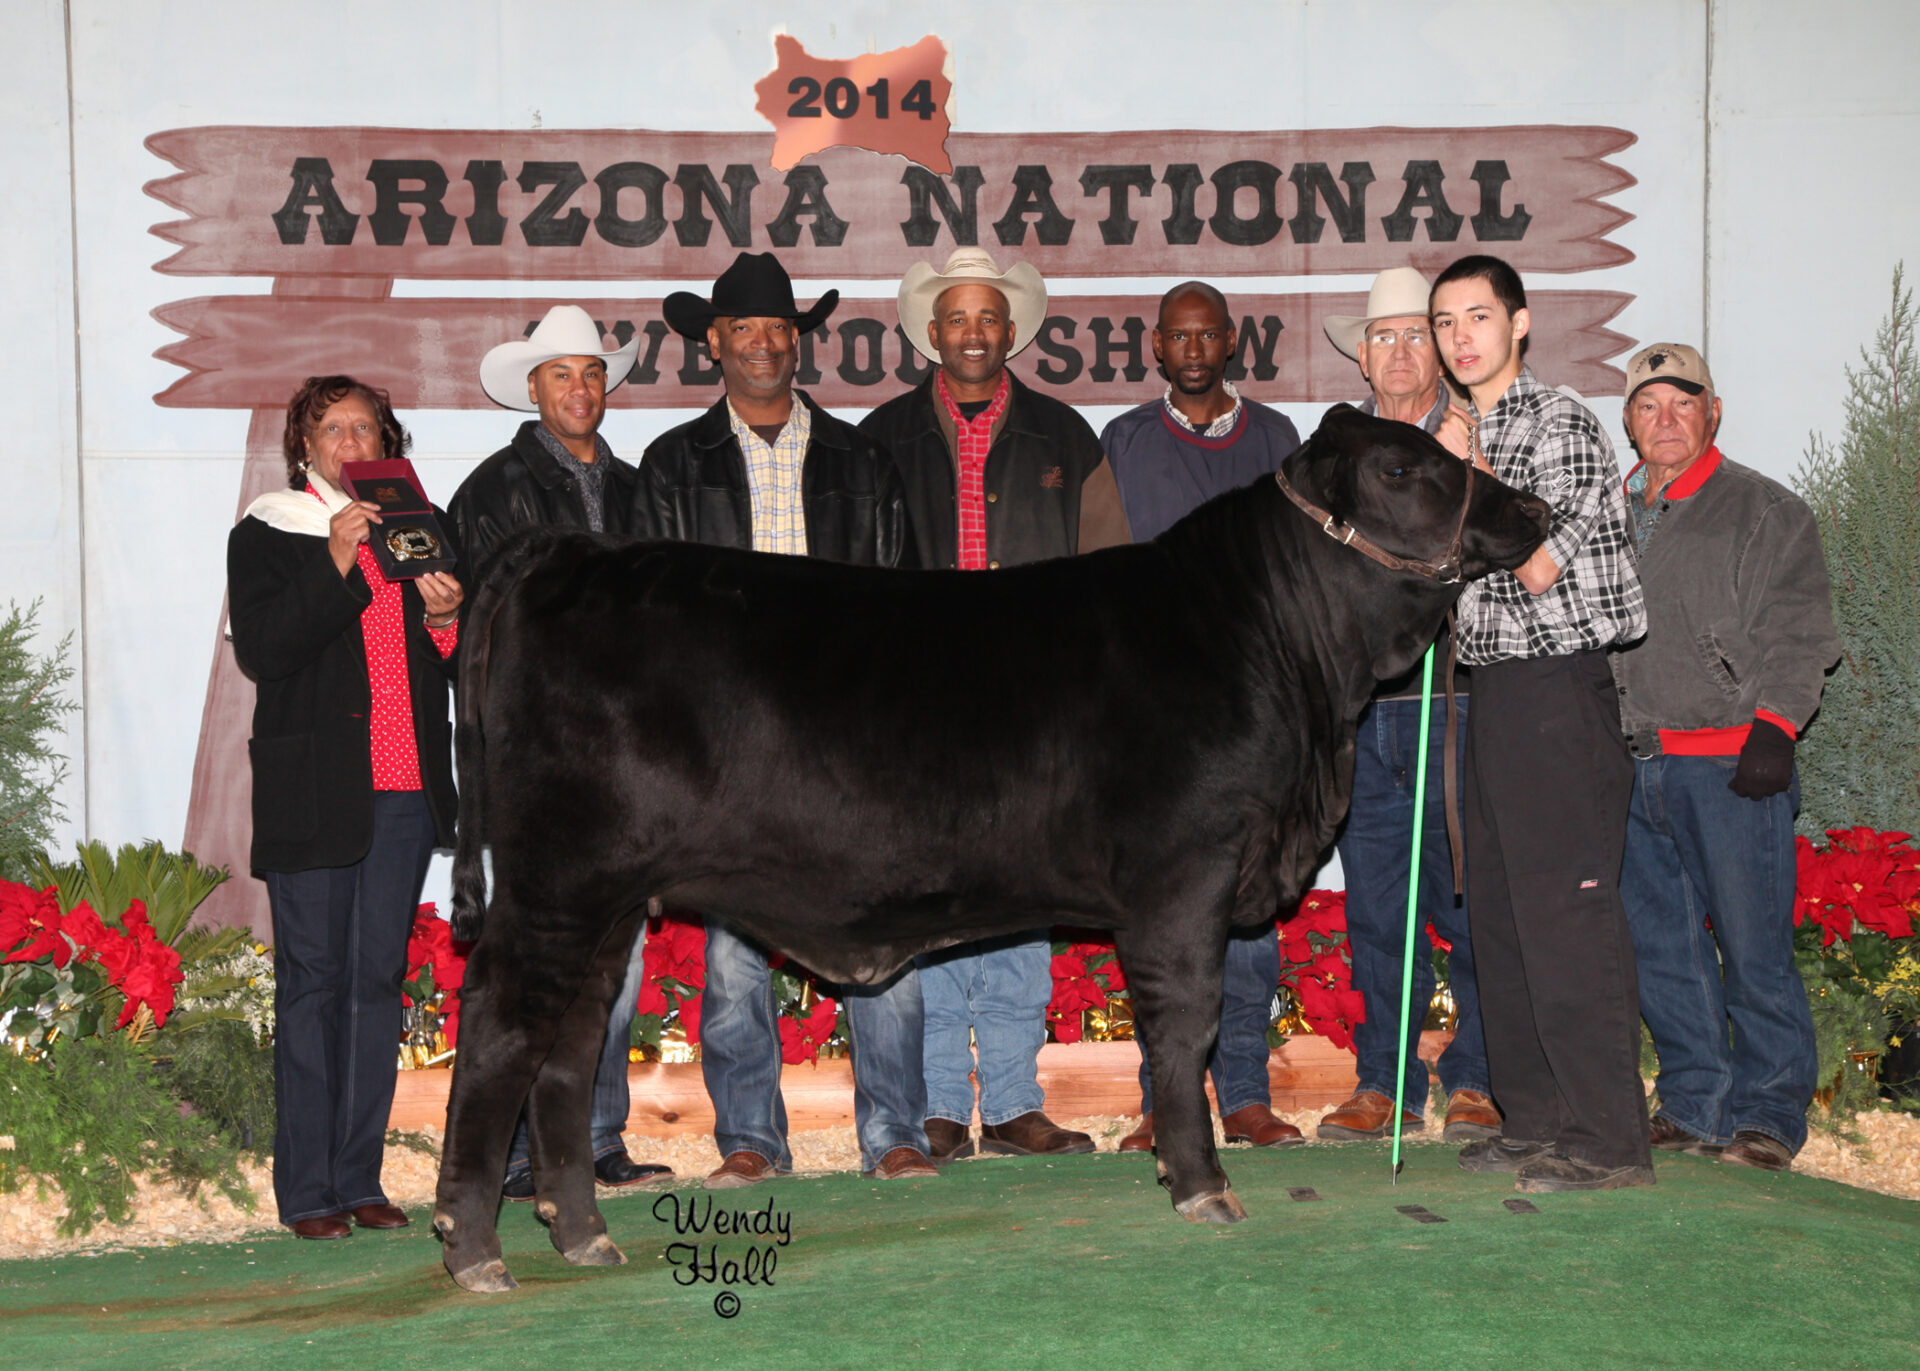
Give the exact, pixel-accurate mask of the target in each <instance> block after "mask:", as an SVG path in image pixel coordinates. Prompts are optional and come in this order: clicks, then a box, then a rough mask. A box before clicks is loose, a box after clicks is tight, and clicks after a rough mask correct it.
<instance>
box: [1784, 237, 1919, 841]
mask: <svg viewBox="0 0 1920 1371" xmlns="http://www.w3.org/2000/svg"><path fill="white" fill-rule="evenodd" d="M1903 278H1904V270H1896V271H1895V272H1894V275H1893V307H1892V310H1891V312H1890V313H1889V314H1888V316H1887V318H1886V319H1885V321H1884V322H1883V323H1882V324H1881V326H1880V330H1879V332H1878V333H1877V334H1876V335H1875V337H1874V342H1873V347H1872V349H1871V350H1865V349H1863V350H1862V352H1861V354H1860V358H1861V365H1860V369H1859V370H1858V371H1856V370H1854V369H1853V368H1852V367H1849V368H1847V386H1848V396H1847V415H1846V431H1845V434H1844V436H1843V437H1842V438H1841V441H1840V444H1839V446H1838V447H1835V446H1834V445H1832V444H1830V443H1828V442H1827V441H1826V440H1825V439H1823V438H1821V437H1818V436H1816V437H1814V439H1813V443H1812V446H1811V447H1810V448H1809V450H1808V452H1807V455H1806V462H1805V464H1804V465H1803V466H1802V468H1801V471H1800V477H1799V480H1798V482H1797V484H1798V485H1799V488H1800V493H1801V494H1802V495H1803V496H1804V497H1805V498H1806V501H1807V503H1808V505H1810V506H1811V507H1812V509H1813V512H1814V515H1815V517H1816V518H1818V520H1819V522H1820V536H1821V542H1822V544H1823V545H1824V546H1825V549H1826V556H1827V574H1828V576H1829V577H1830V578H1831V579H1832V582H1833V617H1834V624H1835V626H1836V627H1837V628H1838V629H1839V631H1840V642H1841V645H1842V647H1843V649H1844V655H1843V656H1842V657H1841V659H1840V665H1839V666H1838V667H1837V668H1835V670H1834V671H1833V673H1832V674H1831V675H1830V676H1829V677H1828V678H1827V688H1826V694H1825V696H1824V698H1823V700H1822V702H1821V706H1820V713H1819V715H1818V717H1817V718H1816V719H1815V721H1814V723H1813V725H1812V727H1811V728H1809V729H1808V731H1807V735H1806V741H1805V743H1804V744H1803V745H1802V746H1801V748H1800V756H1799V763H1800V787H1801V801H1800V829H1801V831H1802V832H1803V833H1806V834H1808V835H1809V836H1812V837H1814V838H1816V839H1818V837H1819V835H1820V834H1821V833H1822V832H1823V831H1824V830H1827V829H1834V828H1851V827H1852V826H1854V825H1856V824H1865V825H1867V826H1869V827H1871V828H1877V829H1898V830H1901V831H1904V832H1909V833H1920V357H1917V356H1916V354H1915V350H1914V323H1915V320H1914V311H1913V292H1912V291H1910V290H1907V289H1905V288H1904V282H1903Z"/></svg>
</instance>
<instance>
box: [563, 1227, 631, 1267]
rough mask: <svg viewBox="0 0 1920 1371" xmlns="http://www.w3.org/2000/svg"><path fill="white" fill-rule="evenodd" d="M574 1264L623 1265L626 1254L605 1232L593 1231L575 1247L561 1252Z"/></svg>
mask: <svg viewBox="0 0 1920 1371" xmlns="http://www.w3.org/2000/svg"><path fill="white" fill-rule="evenodd" d="M560 1255H561V1256H563V1257H565V1258H566V1259H567V1260H568V1261H569V1262H571V1263H573V1264H574V1265H575V1266H625V1265H626V1264H627V1254H626V1253H624V1252H622V1251H621V1250H620V1249H619V1248H618V1247H615V1246H614V1243H613V1239H612V1238H609V1237H608V1236H607V1235H606V1234H605V1233H595V1234H594V1235H593V1236H592V1237H591V1238H588V1239H587V1240H586V1241H585V1242H583V1243H581V1244H580V1245H579V1246H577V1247H573V1248H569V1249H568V1250H567V1251H565V1252H562V1253H561V1254H560Z"/></svg>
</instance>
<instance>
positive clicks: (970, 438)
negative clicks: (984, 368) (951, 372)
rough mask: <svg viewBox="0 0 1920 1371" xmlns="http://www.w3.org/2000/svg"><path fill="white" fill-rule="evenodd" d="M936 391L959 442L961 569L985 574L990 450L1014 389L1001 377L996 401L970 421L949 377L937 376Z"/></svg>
mask: <svg viewBox="0 0 1920 1371" xmlns="http://www.w3.org/2000/svg"><path fill="white" fill-rule="evenodd" d="M933 386H934V389H935V390H936V391H938V392H939V394H940V403H941V404H943V405H945V406H946V407H947V414H948V416H949V417H950V418H951V419H952V420H953V429H954V434H955V435H956V437H957V438H958V439H959V441H958V443H957V444H956V446H957V447H958V448H959V451H957V452H955V453H954V466H955V468H956V470H957V474H958V477H959V487H958V490H957V491H956V496H957V499H956V502H955V504H956V511H957V513H958V514H959V517H960V559H959V562H958V566H959V568H960V570H962V571H985V570H986V569H987V489H986V487H987V449H988V448H989V447H991V446H992V444H993V426H994V423H995V422H996V421H997V420H998V419H999V418H1000V416H1001V415H1002V414H1005V413H1006V412H1007V396H1008V395H1009V394H1010V393H1011V389H1012V388H1011V387H1009V386H1008V385H1007V374H1006V372H1004V371H1003V372H1001V373H1000V388H999V389H998V390H996V391H994V393H993V401H992V403H991V404H989V405H988V406H987V407H986V408H985V409H983V410H981V411H980V413H979V414H978V416H976V417H975V418H973V419H967V418H965V417H963V416H962V415H961V413H960V406H958V405H956V404H955V403H954V402H953V396H952V395H950V394H948V393H947V375H946V373H945V372H937V373H935V376H934V382H933Z"/></svg>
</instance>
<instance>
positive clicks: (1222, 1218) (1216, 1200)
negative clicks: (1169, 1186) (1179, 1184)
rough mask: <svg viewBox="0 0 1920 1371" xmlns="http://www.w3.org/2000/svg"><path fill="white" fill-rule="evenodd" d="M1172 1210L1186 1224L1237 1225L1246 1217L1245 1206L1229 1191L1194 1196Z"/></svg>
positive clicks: (1216, 1191)
mask: <svg viewBox="0 0 1920 1371" xmlns="http://www.w3.org/2000/svg"><path fill="white" fill-rule="evenodd" d="M1174 1208H1175V1209H1176V1210H1178V1211H1179V1213H1180V1217H1181V1218H1183V1219H1185V1220H1186V1221H1187V1222H1188V1223H1239V1222H1240V1220H1242V1219H1244V1218H1246V1217H1247V1210H1246V1206H1245V1205H1243V1204H1241V1203H1240V1197H1239V1196H1237V1195H1235V1194H1234V1193H1233V1191H1231V1190H1215V1191H1213V1192H1212V1193H1211V1194H1207V1195H1195V1196H1194V1197H1193V1198H1192V1199H1190V1200H1182V1201H1180V1203H1178V1204H1176V1205H1174Z"/></svg>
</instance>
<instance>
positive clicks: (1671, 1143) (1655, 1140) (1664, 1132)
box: [1647, 1114, 1725, 1157]
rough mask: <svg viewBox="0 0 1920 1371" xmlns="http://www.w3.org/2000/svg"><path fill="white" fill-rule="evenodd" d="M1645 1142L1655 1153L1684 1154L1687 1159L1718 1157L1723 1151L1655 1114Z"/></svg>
mask: <svg viewBox="0 0 1920 1371" xmlns="http://www.w3.org/2000/svg"><path fill="white" fill-rule="evenodd" d="M1647 1140H1648V1141H1649V1142H1651V1143H1652V1144H1653V1150H1654V1151H1656V1152H1684V1153H1686V1154H1687V1155H1688V1156H1689V1157H1718V1156H1719V1155H1721V1153H1722V1152H1723V1151H1724V1150H1725V1149H1723V1148H1722V1147H1721V1146H1720V1145H1719V1144H1718V1143H1710V1142H1708V1141H1707V1140H1706V1139H1705V1138H1696V1137H1694V1136H1693V1134H1691V1133H1689V1132H1687V1130H1686V1129H1684V1128H1682V1127H1681V1126H1680V1125H1679V1124H1677V1123H1675V1122H1674V1121H1673V1120H1672V1119H1669V1118H1668V1117H1667V1116H1666V1115H1665V1114H1655V1115H1654V1116H1653V1122H1652V1124H1650V1125H1649V1126H1648V1128H1647Z"/></svg>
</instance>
